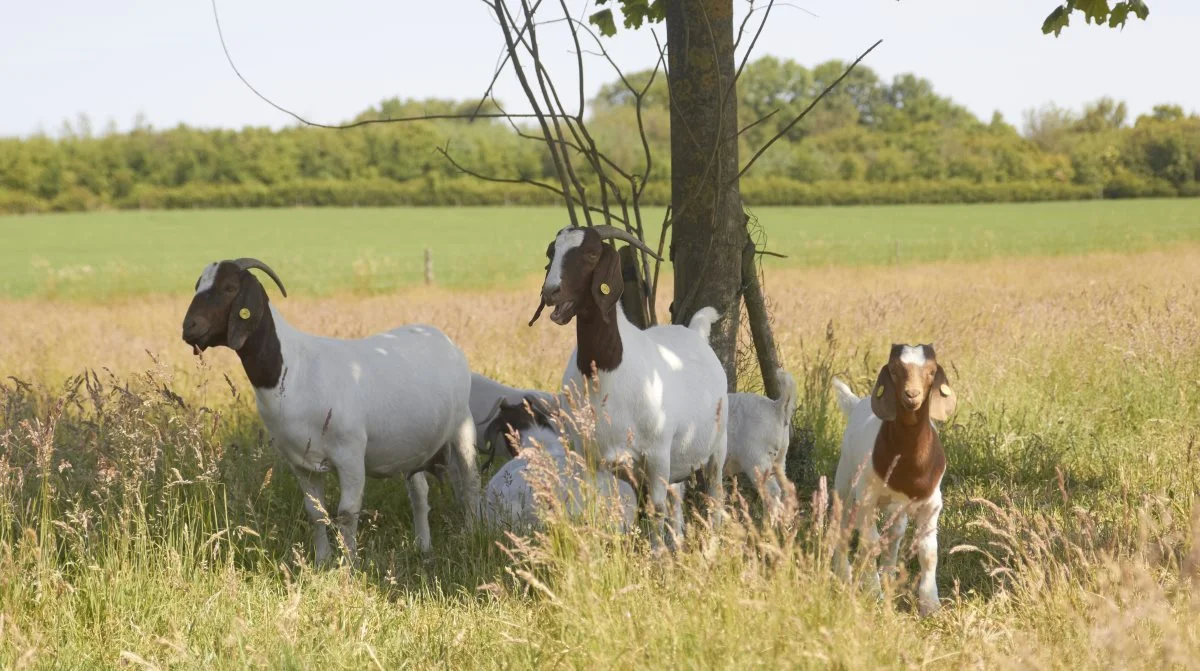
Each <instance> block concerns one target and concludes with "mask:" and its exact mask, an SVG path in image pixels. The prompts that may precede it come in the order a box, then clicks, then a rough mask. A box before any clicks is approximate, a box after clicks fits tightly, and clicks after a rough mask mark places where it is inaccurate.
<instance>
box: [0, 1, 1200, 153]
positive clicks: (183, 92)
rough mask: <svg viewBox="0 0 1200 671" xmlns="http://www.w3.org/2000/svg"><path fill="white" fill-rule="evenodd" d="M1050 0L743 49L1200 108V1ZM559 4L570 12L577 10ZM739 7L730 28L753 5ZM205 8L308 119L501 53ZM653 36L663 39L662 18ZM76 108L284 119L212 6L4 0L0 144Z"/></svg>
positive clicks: (415, 25) (796, 27)
mask: <svg viewBox="0 0 1200 671" xmlns="http://www.w3.org/2000/svg"><path fill="white" fill-rule="evenodd" d="M1056 1H1057V0H990V1H984V0H786V1H785V2H782V3H781V4H779V5H777V6H776V7H775V9H774V10H773V11H772V14H771V17H770V20H769V21H768V23H767V26H766V28H765V29H764V31H763V34H762V37H761V39H760V40H759V42H758V44H757V46H756V48H755V55H764V54H771V55H774V56H777V57H779V58H790V59H793V60H796V61H798V62H800V63H802V64H804V65H807V66H812V65H815V64H817V63H820V62H823V61H826V60H829V59H833V58H839V59H843V60H847V61H849V60H852V59H853V58H855V57H856V56H857V55H858V54H859V53H860V52H862V51H863V50H865V49H866V48H867V47H868V46H870V45H871V44H872V43H873V42H874V41H875V40H877V39H880V38H882V39H883V44H882V45H880V47H879V48H878V49H876V50H875V51H874V52H873V53H872V54H871V55H870V56H869V57H868V59H867V60H866V61H864V63H865V64H866V65H869V66H870V67H871V68H873V69H874V70H875V71H876V72H878V73H879V74H880V75H881V76H883V77H884V78H885V79H890V78H891V77H892V76H894V75H896V74H900V73H905V72H912V73H915V74H917V75H919V76H922V77H925V78H927V79H929V80H931V81H932V82H933V84H934V87H935V89H936V90H937V91H938V92H939V93H941V94H942V95H946V96H949V97H950V98H952V99H954V100H955V101H956V102H958V103H960V104H963V105H965V106H966V107H967V108H969V109H970V110H972V111H973V112H975V113H976V114H977V115H978V116H980V117H981V118H983V119H984V120H987V119H988V118H990V116H991V114H992V112H993V111H995V110H999V111H1000V112H1002V113H1003V114H1004V116H1005V118H1006V119H1008V121H1009V122H1010V123H1014V124H1016V125H1018V127H1019V126H1020V121H1021V117H1022V112H1023V111H1025V110H1028V109H1030V108H1035V107H1039V106H1042V105H1044V104H1046V103H1051V102H1053V103H1055V104H1058V105H1060V106H1065V107H1070V108H1074V109H1078V108H1080V107H1081V106H1082V105H1083V104H1084V103H1086V102H1089V101H1092V100H1095V99H1097V98H1099V97H1101V96H1105V95H1108V96H1112V97H1114V98H1117V99H1120V100H1124V101H1126V102H1127V103H1128V105H1129V110H1130V113H1131V115H1132V116H1136V115H1137V114H1140V113H1144V112H1148V111H1149V110H1150V109H1151V108H1152V107H1153V106H1154V105H1155V104H1159V103H1164V102H1171V103H1176V104H1179V105H1182V106H1183V107H1184V109H1185V110H1187V111H1198V110H1200V86H1196V85H1195V83H1194V82H1195V81H1196V80H1195V77H1194V76H1189V75H1187V74H1186V73H1187V71H1188V70H1189V69H1190V68H1191V66H1192V64H1193V63H1194V62H1195V40H1196V35H1198V34H1200V3H1194V2H1187V1H1185V0H1149V2H1148V4H1149V5H1150V10H1151V13H1150V17H1149V20H1148V21H1146V22H1141V21H1137V20H1133V21H1131V22H1130V23H1129V24H1128V25H1127V26H1126V27H1125V29H1124V30H1123V31H1118V30H1110V29H1107V28H1099V27H1095V26H1087V25H1084V24H1083V20H1082V16H1081V15H1077V16H1076V18H1075V19H1074V21H1073V24H1072V26H1071V27H1070V28H1068V29H1067V30H1066V31H1064V32H1063V35H1062V36H1061V37H1059V38H1054V37H1052V36H1046V35H1042V33H1041V23H1042V19H1043V18H1044V17H1045V16H1046V14H1048V13H1049V12H1050V10H1052V9H1053V8H1054V6H1055V5H1056ZM614 4H615V3H614ZM764 4H765V2H764V0H758V1H757V3H756V4H755V7H762V6H763V5H764ZM568 5H569V6H570V7H571V8H572V10H573V12H574V11H577V12H578V14H577V15H583V14H585V13H586V12H587V11H588V10H589V7H587V6H585V5H584V4H583V3H581V2H573V1H571V0H568ZM734 5H735V8H736V15H735V20H740V18H741V17H742V16H743V15H744V14H745V12H746V11H747V9H748V8H749V7H750V5H749V3H748V2H746V0H734ZM216 6H217V10H218V12H219V14H220V18H221V25H222V28H223V30H224V34H225V38H226V41H227V44H228V47H229V50H230V52H231V54H232V56H233V58H234V60H235V62H236V64H237V65H238V67H239V69H240V70H241V71H242V74H243V75H245V76H246V77H247V79H249V81H250V82H251V83H253V84H254V85H255V87H257V88H258V89H259V90H261V91H262V92H263V93H264V94H266V95H267V96H268V97H270V98H271V99H273V100H274V101H276V102H278V103H279V104H280V105H282V106H284V107H286V108H289V109H291V110H293V111H295V112H296V113H298V114H300V115H302V116H304V117H306V118H309V119H311V120H314V121H319V122H326V123H335V122H338V121H343V120H346V119H349V118H351V117H353V116H354V115H355V114H357V113H358V112H360V111H362V110H364V109H366V108H367V107H369V106H371V105H373V104H376V103H378V102H379V101H380V100H382V99H384V98H389V97H393V96H400V97H407V98H425V97H440V98H457V99H462V98H477V97H478V96H479V95H480V94H481V93H482V92H483V90H484V89H485V88H486V86H487V84H488V81H489V80H490V78H491V74H492V72H493V70H494V68H495V65H496V63H497V59H498V57H499V55H500V53H501V48H502V38H501V35H500V32H499V29H498V27H497V25H496V23H495V21H494V17H493V16H492V15H491V14H490V9H489V7H488V5H485V4H484V3H483V2H481V1H480V0H437V1H434V0H420V1H412V0H408V1H405V0H391V1H384V0H342V1H341V2H336V3H335V2H314V1H313V0H287V1H286V2H285V1H283V0H216ZM543 6H544V7H546V8H554V9H556V8H557V6H558V3H555V2H546V3H545V4H544V5H543ZM759 16H761V12H758V13H756V15H755V17H753V18H752V22H751V26H754V25H755V24H756V23H757V19H758V17H759ZM543 33H544V36H543V40H544V42H545V45H544V48H543V51H544V54H545V56H544V59H545V60H546V61H547V62H548V63H549V67H550V68H551V70H552V71H553V72H554V73H555V76H556V77H559V78H561V81H563V82H564V84H560V86H564V87H574V86H575V84H574V81H575V77H574V67H575V65H574V57H573V55H572V54H571V52H570V49H569V47H570V45H569V42H568V41H567V39H566V34H565V32H564V31H563V30H562V29H561V28H559V29H555V28H554V26H546V27H545V28H544V29H543ZM658 33H659V36H660V38H662V36H663V35H664V34H665V30H664V28H663V27H662V26H660V27H659V28H658ZM609 47H610V51H611V52H612V54H613V56H614V58H615V60H616V61H617V62H618V64H619V65H620V66H621V67H622V68H624V69H626V70H636V69H640V68H644V67H649V66H650V65H651V64H652V63H653V61H654V59H655V55H656V51H655V46H654V39H653V36H652V35H651V34H650V33H649V32H648V31H646V30H642V31H636V32H629V31H623V32H622V34H621V35H620V36H618V37H617V38H615V39H613V40H611V41H610V43H609ZM585 48H586V47H585ZM744 48H745V45H743V50H744ZM587 60H588V69H587V71H586V74H585V81H586V82H587V83H586V90H587V91H588V93H589V94H590V93H592V92H594V91H595V90H596V89H597V88H599V86H600V85H601V84H602V83H604V82H605V81H609V80H611V79H612V75H611V70H609V69H607V68H608V66H607V65H606V64H605V63H603V62H602V61H600V60H599V59H597V58H594V57H590V56H589V57H588V59H587ZM1187 81H1192V82H1193V84H1190V85H1189V84H1187ZM496 92H497V95H498V97H499V98H500V99H501V101H503V102H505V103H506V104H507V105H509V106H510V111H519V109H517V108H518V105H517V104H516V103H518V102H520V101H522V100H523V99H524V98H523V95H522V94H521V92H520V89H519V87H518V84H517V82H516V80H515V78H513V77H511V76H507V77H504V78H503V79H501V81H500V82H499V83H498V86H497V91H496ZM81 114H82V115H86V116H87V117H88V118H89V119H90V121H91V124H92V127H93V128H94V129H95V130H102V129H103V128H104V127H105V126H106V124H108V123H109V122H112V123H115V125H116V126H117V128H119V129H127V128H129V127H130V126H132V125H133V123H134V121H135V120H136V119H138V118H139V116H140V117H141V118H142V119H144V121H145V122H147V123H149V124H151V125H153V126H155V127H160V128H161V127H171V126H174V125H176V124H180V123H185V124H188V125H192V126H199V127H205V128H212V127H223V128H241V127H244V126H247V125H252V126H271V127H276V128H277V127H281V126H285V125H290V124H292V123H294V120H292V119H291V118H290V117H288V116H287V115H285V114H283V113H281V112H279V111H277V110H275V109H274V108H272V107H270V106H269V105H267V104H266V103H265V102H263V101H262V100H260V99H259V98H257V97H256V96H255V95H254V94H253V93H252V92H250V91H249V90H248V89H247V88H246V87H245V85H243V84H242V83H241V82H240V81H239V80H238V79H237V77H236V76H235V75H234V73H233V71H232V70H231V69H230V66H229V64H228V63H227V62H226V60H225V56H224V54H223V52H222V49H221V43H220V40H219V39H218V34H217V30H216V26H215V23H214V19H213V6H212V4H211V3H210V0H165V1H164V0H104V1H103V2H95V1H94V0H89V1H84V0H37V1H36V2H29V1H25V2H21V1H18V0H0V136H27V135H30V134H33V133H38V132H44V133H48V134H51V135H54V134H57V133H58V132H59V130H60V129H61V128H62V127H63V122H64V121H72V122H74V120H75V119H77V118H78V117H79V115H81ZM1131 118H1132V117H1131Z"/></svg>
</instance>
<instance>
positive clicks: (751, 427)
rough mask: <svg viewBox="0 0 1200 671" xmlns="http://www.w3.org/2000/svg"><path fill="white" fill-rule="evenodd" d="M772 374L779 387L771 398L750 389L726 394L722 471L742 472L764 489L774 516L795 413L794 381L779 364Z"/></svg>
mask: <svg viewBox="0 0 1200 671" xmlns="http://www.w3.org/2000/svg"><path fill="white" fill-rule="evenodd" d="M775 378H776V379H777V380H778V381H779V388H780V389H782V390H783V391H782V393H781V395H780V397H779V398H778V399H776V400H771V399H769V398H767V397H766V396H762V395H760V394H751V393H745V392H741V393H733V394H730V395H729V456H728V457H727V458H726V460H725V475H726V477H729V476H732V475H734V474H735V473H744V474H745V475H746V477H748V478H750V479H751V481H753V482H754V483H756V484H758V483H759V482H761V483H762V484H763V486H764V487H765V489H766V495H765V496H764V497H763V502H764V503H765V504H766V506H767V510H768V512H769V513H770V514H771V515H772V516H774V514H775V512H776V511H777V510H778V507H779V504H780V503H781V501H782V498H783V486H784V479H785V476H784V474H783V466H784V464H783V462H784V459H785V458H786V457H787V449H788V443H789V442H791V437H792V415H794V414H795V413H796V381H795V379H793V378H792V376H791V374H789V373H788V372H787V371H786V370H784V369H782V368H779V369H778V370H776V371H775Z"/></svg>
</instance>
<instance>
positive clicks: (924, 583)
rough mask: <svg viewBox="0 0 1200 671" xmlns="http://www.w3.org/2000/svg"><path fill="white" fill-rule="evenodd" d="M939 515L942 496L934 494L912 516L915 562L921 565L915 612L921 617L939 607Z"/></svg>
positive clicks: (937, 493)
mask: <svg viewBox="0 0 1200 671" xmlns="http://www.w3.org/2000/svg"><path fill="white" fill-rule="evenodd" d="M941 513H942V494H941V492H934V494H933V497H932V499H931V500H930V501H929V502H928V503H926V504H925V505H924V506H922V507H921V509H920V510H919V511H918V512H917V513H916V515H914V517H915V518H916V519H915V522H916V526H917V531H916V538H915V541H916V545H917V561H919V562H920V564H921V575H920V578H919V580H918V582H917V610H918V611H919V612H920V613H921V615H922V616H925V615H931V614H933V613H935V612H937V610H938V608H940V607H941V603H940V602H939V600H938V588H937V564H938V556H937V553H938V542H937V526H938V517H940V516H941Z"/></svg>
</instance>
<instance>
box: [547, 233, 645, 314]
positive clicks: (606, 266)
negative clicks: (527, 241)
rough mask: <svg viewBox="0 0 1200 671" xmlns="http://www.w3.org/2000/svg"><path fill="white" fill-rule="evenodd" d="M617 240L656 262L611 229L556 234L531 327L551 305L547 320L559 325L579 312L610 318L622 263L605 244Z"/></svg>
mask: <svg viewBox="0 0 1200 671" xmlns="http://www.w3.org/2000/svg"><path fill="white" fill-rule="evenodd" d="M609 238H616V239H619V240H624V241H625V242H628V243H629V244H631V245H634V246H635V247H637V248H638V249H641V250H642V251H643V252H645V253H647V254H649V255H650V256H652V257H654V258H659V257H658V256H657V255H656V254H654V252H652V251H651V250H650V248H649V247H647V246H646V245H645V243H643V242H642V241H641V240H638V239H637V238H636V237H634V236H633V235H632V234H630V233H628V232H627V231H625V230H622V229H619V228H616V227H614V226H589V227H576V226H568V227H567V228H564V229H562V230H560V231H559V232H558V234H557V235H556V236H555V237H554V242H551V243H550V245H549V246H548V247H546V258H547V260H548V262H547V264H546V277H545V280H544V281H543V282H542V296H541V299H542V302H541V305H539V307H538V309H537V312H536V313H535V314H534V315H533V319H531V320H530V321H529V323H530V325H532V324H533V322H535V321H537V318H538V316H540V315H541V313H542V307H544V306H546V305H551V306H553V307H554V312H552V313H551V314H550V319H551V320H552V321H553V322H554V323H555V324H559V325H564V324H567V323H570V321H571V319H572V318H573V317H574V316H575V314H576V313H577V312H579V311H580V310H584V311H590V310H592V309H593V308H594V309H595V310H596V311H597V313H598V314H599V316H600V317H601V318H602V319H603V320H604V321H605V322H610V321H612V315H613V313H614V310H615V308H616V305H617V301H619V300H620V299H621V294H622V292H624V290H625V282H624V280H623V279H622V277H621V259H620V256H618V255H617V251H616V250H615V249H613V248H612V246H611V245H607V244H604V240H606V239H609Z"/></svg>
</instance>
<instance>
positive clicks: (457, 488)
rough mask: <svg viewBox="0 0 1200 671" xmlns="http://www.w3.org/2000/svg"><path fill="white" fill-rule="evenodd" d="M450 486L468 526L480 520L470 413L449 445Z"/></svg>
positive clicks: (477, 480)
mask: <svg viewBox="0 0 1200 671" xmlns="http://www.w3.org/2000/svg"><path fill="white" fill-rule="evenodd" d="M447 447H448V448H449V452H450V454H449V455H448V456H449V459H447V460H446V461H447V462H448V463H447V465H448V467H449V471H450V486H451V487H453V488H454V495H455V496H456V497H458V502H459V504H460V505H461V506H462V507H463V512H464V513H465V515H466V520H467V526H474V525H475V523H476V522H477V521H478V520H479V515H480V509H479V496H480V493H479V470H478V469H477V468H475V422H474V421H473V420H472V419H471V415H470V414H468V415H467V416H466V417H464V418H463V420H462V423H461V424H459V426H458V430H457V431H456V432H455V434H454V438H452V439H451V440H450V444H449V445H448V446H447Z"/></svg>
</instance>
